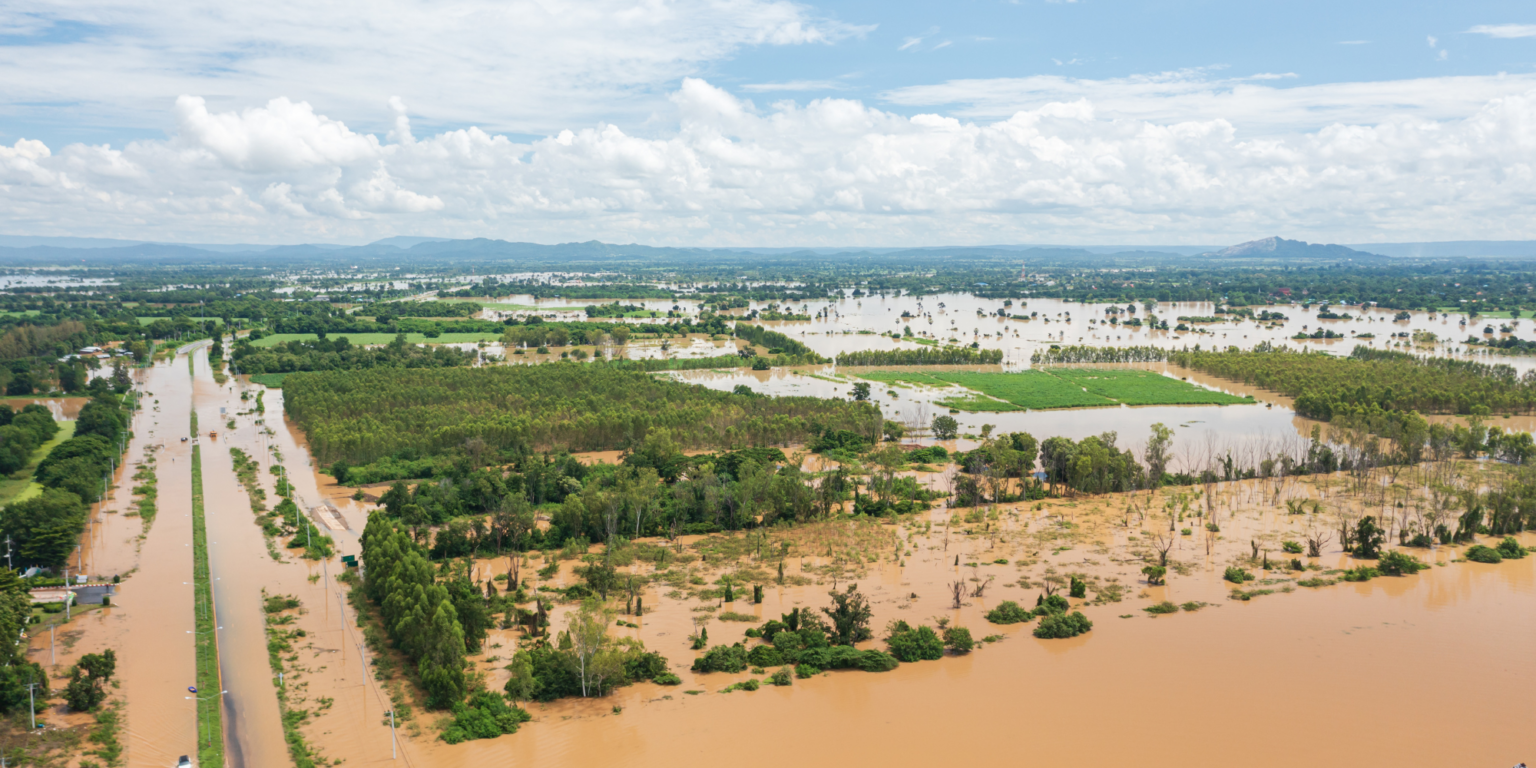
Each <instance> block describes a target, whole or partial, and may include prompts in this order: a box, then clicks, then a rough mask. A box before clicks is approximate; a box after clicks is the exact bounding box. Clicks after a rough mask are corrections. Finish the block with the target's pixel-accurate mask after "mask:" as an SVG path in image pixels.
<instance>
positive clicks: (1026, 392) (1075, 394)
mask: <svg viewBox="0 0 1536 768" xmlns="http://www.w3.org/2000/svg"><path fill="white" fill-rule="evenodd" d="M930 375H931V376H933V377H934V378H936V379H939V380H940V381H946V382H949V383H951V384H959V385H960V386H962V387H965V388H966V389H971V390H975V391H977V392H980V393H982V394H985V395H990V396H991V397H995V398H997V399H999V400H1006V401H1008V402H1010V403H1013V404H1014V405H1016V406H1018V407H1020V408H1032V409H1038V410H1047V409H1051V408H1094V407H1100V406H1108V405H1116V404H1117V403H1115V402H1114V401H1113V400H1110V399H1109V398H1106V397H1103V396H1101V395H1095V394H1091V393H1089V392H1084V391H1083V389H1082V387H1080V386H1077V385H1075V384H1072V383H1071V382H1068V381H1066V380H1063V379H1060V378H1057V377H1055V376H1052V375H1051V374H1049V373H1046V372H1045V371H1040V370H1032V371H1023V372H1022V373H971V372H966V371H936V372H934V373H932V374H930ZM989 410H993V409H989Z"/></svg>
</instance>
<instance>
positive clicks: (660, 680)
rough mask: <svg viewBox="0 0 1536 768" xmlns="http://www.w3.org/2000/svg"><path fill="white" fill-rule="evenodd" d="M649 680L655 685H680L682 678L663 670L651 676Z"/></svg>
mask: <svg viewBox="0 0 1536 768" xmlns="http://www.w3.org/2000/svg"><path fill="white" fill-rule="evenodd" d="M651 682H653V683H655V684H657V685H682V684H683V679H682V678H681V677H678V676H677V675H674V674H672V673H671V672H663V673H661V674H659V675H657V676H655V677H653V678H651Z"/></svg>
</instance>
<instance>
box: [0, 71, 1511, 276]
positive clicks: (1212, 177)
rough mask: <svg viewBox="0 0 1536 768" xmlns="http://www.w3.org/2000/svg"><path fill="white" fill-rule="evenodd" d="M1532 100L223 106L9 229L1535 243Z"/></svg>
mask: <svg viewBox="0 0 1536 768" xmlns="http://www.w3.org/2000/svg"><path fill="white" fill-rule="evenodd" d="M1425 82H1426V81H1414V82H1411V83H1406V84H1394V83H1379V84H1374V85H1375V86H1376V88H1377V89H1379V90H1381V91H1384V92H1385V93H1387V94H1393V93H1408V92H1413V91H1415V90H1418V89H1421V88H1425V87H1428V86H1426V85H1425ZM1437 82H1439V81H1433V82H1431V83H1429V85H1434V83H1437ZM1415 83H1417V85H1415ZM1442 85H1444V84H1442ZM1475 85H1476V82H1473V83H1471V84H1468V86H1467V87H1469V88H1472V90H1473V91H1476V90H1477V89H1476V88H1475V87H1473V86H1475ZM1245 87H1257V86H1245ZM1436 87H1437V88H1440V86H1436ZM1512 88H1513V86H1512V85H1510V84H1506V91H1507V92H1504V93H1499V94H1497V95H1495V96H1493V97H1491V98H1488V99H1486V100H1485V101H1483V102H1482V103H1479V104H1476V105H1473V106H1471V107H1469V108H1468V109H1466V110H1465V111H1464V112H1462V113H1461V114H1456V115H1441V116H1438V117H1433V118H1430V117H1426V116H1425V113H1427V112H1429V111H1434V110H1428V109H1420V110H1418V112H1415V111H1414V110H1408V111H1407V112H1401V111H1397V110H1395V109H1392V108H1388V107H1382V106H1380V103H1379V102H1377V109H1378V112H1377V114H1376V115H1375V116H1374V118H1375V119H1372V120H1362V121H1356V122H1349V123H1345V122H1340V123H1335V124H1330V125H1327V126H1325V127H1323V128H1321V129H1320V130H1317V131H1314V132H1305V133H1297V132H1292V133H1287V134H1284V135H1278V134H1271V135H1268V136H1265V137H1260V138H1244V137H1243V134H1244V133H1245V131H1244V130H1243V128H1244V126H1243V124H1242V123H1241V122H1240V121H1239V120H1237V119H1227V118H1225V117H1219V116H1205V115H1193V116H1187V117H1180V118H1177V119H1171V120H1165V119H1149V118H1145V117H1136V116H1127V115H1125V114H1117V113H1116V112H1117V110H1118V111H1120V112H1123V111H1124V105H1123V104H1118V105H1117V104H1116V103H1115V102H1114V100H1113V99H1110V100H1108V101H1107V102H1106V103H1100V102H1098V101H1096V100H1094V99H1089V98H1075V99H1069V100H1064V101H1055V102H1047V103H1041V104H1037V105H1034V106H1032V107H1029V108H1026V109H1021V110H1018V111H1016V112H1014V113H1011V114H1009V115H1006V116H1003V117H1000V118H995V119H991V118H989V119H973V118H967V117H965V116H963V115H956V114H954V113H948V114H936V113H928V114H920V115H916V116H913V117H904V116H902V115H897V114H893V113H891V112H887V111H884V110H881V109H878V108H875V107H872V106H870V105H867V104H864V103H861V102H859V101H855V100H848V99H834V98H823V99H816V100H813V101H810V102H807V103H797V102H793V101H784V102H778V103H774V104H772V105H769V106H767V107H763V106H759V105H756V104H753V103H752V102H750V101H746V100H743V99H740V98H738V97H736V96H733V95H731V94H730V93H727V92H725V91H723V90H721V89H719V88H717V87H715V86H712V85H710V84H709V83H706V82H704V81H702V80H696V79H687V80H685V81H684V82H683V84H682V85H681V87H679V88H678V89H677V90H676V91H675V92H674V93H672V94H670V98H669V102H668V103H669V104H670V107H669V109H670V110H671V118H672V119H674V120H675V125H676V128H675V129H671V130H666V131H661V132H659V133H657V134H655V135H650V136H636V135H633V134H631V133H629V132H627V131H625V130H623V129H621V128H619V127H618V126H616V125H612V124H599V125H596V126H593V127H586V128H572V129H569V130H564V131H561V132H559V133H558V134H556V135H554V136H552V137H550V138H545V139H540V140H538V141H533V142H530V143H522V142H517V141H513V140H510V139H508V138H507V137H505V136H498V135H494V134H491V133H487V132H485V131H483V130H480V129H478V128H469V129H463V130H454V131H443V132H438V133H436V134H435V135H431V136H425V135H422V136H415V137H414V139H413V140H410V141H407V140H405V138H404V137H405V136H407V135H409V134H410V126H409V123H408V122H406V121H405V120H404V116H403V113H402V111H401V109H399V108H400V107H403V106H404V103H397V104H395V105H393V106H394V107H396V108H395V109H388V108H386V107H385V106H384V103H385V100H381V102H380V105H379V106H378V108H377V109H376V111H377V112H379V113H380V114H381V115H386V116H392V117H394V118H396V120H397V122H396V123H395V125H396V128H395V129H394V130H393V131H392V133H394V134H395V136H396V138H395V139H390V140H379V139H378V138H376V137H375V136H373V135H369V134H363V133H359V132H357V131H355V130H352V129H351V128H349V127H348V126H347V125H345V124H343V123H342V122H341V121H338V120H335V119H333V118H330V117H328V116H327V115H325V114H323V113H321V112H319V111H317V110H315V109H314V108H312V107H311V106H310V105H309V104H307V103H303V102H296V101H287V100H280V99H278V100H272V101H270V102H268V103H267V104H266V106H264V107H253V108H248V109H241V110H234V109H229V110H222V111H221V110H217V109H211V108H209V107H207V105H206V103H205V102H203V101H201V100H199V99H196V98H192V97H188V98H184V99H182V100H180V101H179V102H178V103H177V107H176V109H177V114H178V123H177V125H178V128H177V131H176V133H175V134H174V135H172V136H171V137H170V138H168V139H166V140H162V141H141V142H135V143H132V144H129V145H128V146H126V147H123V148H121V149H113V148H110V147H93V146H86V145H80V144H74V145H69V146H65V147H61V148H57V149H50V148H49V147H47V146H44V145H43V144H42V143H40V142H36V141H27V140H23V141H19V142H16V143H15V145H13V146H10V147H0V227H3V228H4V229H5V230H7V231H11V232H17V233H32V234H94V235H101V236H120V237H137V238H146V239H161V240H164V239H179V240H184V241H203V242H206V241H210V240H213V241H232V240H233V241H274V240H276V241H302V240H306V239H308V240H317V239H323V240H336V239H350V240H355V241H362V240H369V239H373V238H376V237H383V236H387V235H391V234H397V233H402V232H415V233H429V234H438V235H444V236H454V237H468V236H487V237H503V238H508V239H521V240H534V241H543V242H565V241H572V240H586V239H591V238H597V239H604V240H608V241H615V242H647V243H656V244H689V245H701V244H702V245H729V244H740V245H792V244H802V245H814V244H858V245H914V244H939V243H987V242H1010V241H1011V242H1030V241H1033V242H1042V241H1050V242H1086V241H1100V242H1102V241H1106V240H1109V241H1121V242H1137V241H1142V242H1145V241H1150V240H1157V241H1163V242H1168V241H1184V242H1191V241H1193V242H1225V241H1228V240H1236V239H1239V238H1247V237H1249V236H1252V235H1257V234H1271V233H1278V234H1284V235H1286V236H1290V237H1302V238H1304V239H1310V240H1331V241H1335V242H1339V241H1342V242H1358V241H1362V240H1375V239H1393V240H1416V239H1465V238H1474V237H1475V238H1479V239H1481V238H1497V239H1515V238H1530V237H1536V222H1533V220H1532V219H1531V218H1530V217H1529V216H1528V215H1527V213H1528V212H1527V211H1526V210H1525V209H1526V206H1527V203H1526V201H1529V200H1531V199H1532V198H1533V197H1536V134H1533V133H1532V130H1533V129H1532V128H1531V126H1533V125H1536V83H1531V82H1525V83H1524V90H1523V91H1515V90H1510V89H1512ZM1441 89H1442V90H1443V89H1444V88H1441ZM1264 90H1271V89H1267V88H1266V89H1264ZM1291 90H1296V89H1291ZM1363 90H1364V89H1363V88H1362V92H1363ZM1104 92H1106V93H1110V94H1113V93H1115V91H1114V90H1113V89H1110V90H1107V91H1104ZM1169 98H1181V96H1180V95H1179V94H1174V95H1173V96H1171V97H1169ZM1367 101H1369V100H1367ZM1196 103H1200V102H1196ZM1223 103H1227V104H1234V105H1239V106H1241V104H1244V103H1246V102H1241V101H1228V102H1223ZM1436 104H1437V106H1435V108H1434V109H1435V110H1441V111H1443V110H1446V109H1448V106H1447V104H1448V102H1436ZM1280 106H1281V107H1283V108H1289V107H1285V104H1284V103H1281V104H1280ZM1251 108H1252V107H1251V105H1250V106H1249V107H1243V108H1241V109H1238V110H1236V112H1237V113H1239V114H1244V113H1245V110H1250V109H1251ZM1351 114H1355V113H1351Z"/></svg>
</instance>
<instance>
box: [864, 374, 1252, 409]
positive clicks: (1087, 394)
mask: <svg viewBox="0 0 1536 768" xmlns="http://www.w3.org/2000/svg"><path fill="white" fill-rule="evenodd" d="M853 375H854V376H857V377H859V378H861V379H868V380H870V381H878V382H881V383H885V384H898V385H902V384H913V385H919V386H928V387H947V386H952V385H953V386H959V387H964V388H965V389H968V390H972V391H973V392H979V393H981V396H977V395H974V394H968V393H967V394H957V395H956V396H954V397H950V398H946V399H943V400H940V401H938V403H939V405H943V406H947V407H949V408H954V409H957V410H962V411H1017V410H1026V409H1027V410H1051V409H1056V408H1097V407H1107V406H1114V405H1232V404H1238V403H1251V402H1253V400H1252V399H1251V398H1245V397H1236V396H1234V395H1229V394H1226V393H1224V392H1217V391H1214V390H1209V389H1205V388H1204V387H1199V386H1196V385H1194V384H1190V383H1188V382H1185V381H1180V380H1178V379H1174V378H1170V377H1168V376H1164V375H1162V374H1160V373H1157V372H1154V371H1142V370H1133V369H1098V368H1051V369H1038V368H1037V369H1033V370H1028V371H1022V372H1019V373H975V372H968V371H927V372H921V373H920V372H917V371H911V370H906V371H863V372H859V373H855V374H853Z"/></svg>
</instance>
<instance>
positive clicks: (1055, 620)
mask: <svg viewBox="0 0 1536 768" xmlns="http://www.w3.org/2000/svg"><path fill="white" fill-rule="evenodd" d="M1090 629H1093V622H1091V621H1089V620H1088V617H1087V616H1084V615H1083V613H1082V611H1073V612H1071V613H1052V614H1050V615H1048V616H1046V617H1045V618H1043V619H1041V620H1040V623H1039V624H1038V625H1036V626H1035V637H1040V638H1045V639H1048V640H1049V639H1060V638H1067V637H1077V636H1078V635H1081V634H1083V633H1084V632H1087V631H1088V630H1090Z"/></svg>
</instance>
